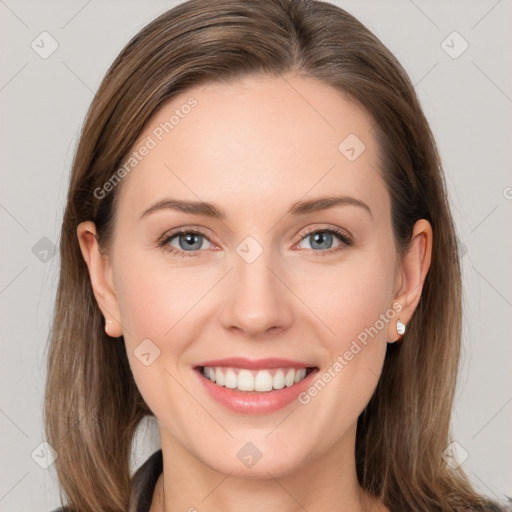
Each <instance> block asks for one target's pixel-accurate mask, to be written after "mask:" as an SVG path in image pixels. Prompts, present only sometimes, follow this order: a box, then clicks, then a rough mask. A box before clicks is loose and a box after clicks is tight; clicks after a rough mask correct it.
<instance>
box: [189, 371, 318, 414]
mask: <svg viewBox="0 0 512 512" xmlns="http://www.w3.org/2000/svg"><path fill="white" fill-rule="evenodd" d="M194 372H195V373H197V375H198V377H199V379H200V381H201V383H202V384H203V386H204V387H205V388H206V390H207V391H208V393H209V394H210V395H211V396H212V398H214V399H215V400H217V402H219V403H220V404H221V405H223V406H224V407H226V408H228V409H229V410H231V411H234V412H237V413H240V414H251V415H255V414H268V413H272V412H275V411H278V410H279V409H282V408H283V407H286V406H287V405H289V404H290V403H292V402H293V401H294V400H297V398H298V396H299V395H300V393H302V392H303V391H305V390H306V389H307V388H308V387H309V386H310V383H311V380H312V379H313V378H314V376H315V374H316V373H317V372H318V369H317V368H315V369H314V370H312V371H311V372H309V373H308V374H307V375H306V377H304V379H302V380H301V381H300V382H299V383H297V384H294V385H293V386H290V387H284V388H283V389H274V390H272V391H264V392H258V391H238V390H234V389H231V388H226V387H225V386H219V385H218V384H215V383H214V382H212V381H211V380H210V379H207V378H206V377H205V376H204V375H203V374H202V371H201V370H200V369H194Z"/></svg>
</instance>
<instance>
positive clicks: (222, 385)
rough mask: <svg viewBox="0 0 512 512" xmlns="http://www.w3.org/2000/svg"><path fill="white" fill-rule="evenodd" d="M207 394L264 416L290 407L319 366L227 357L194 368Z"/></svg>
mask: <svg viewBox="0 0 512 512" xmlns="http://www.w3.org/2000/svg"><path fill="white" fill-rule="evenodd" d="M194 370H195V373H196V374H197V375H199V378H200V381H201V384H202V385H203V386H204V387H205V388H206V390H207V392H208V393H209V395H210V396H211V397H212V398H214V399H215V400H217V401H218V402H219V403H220V404H222V405H223V406H225V407H226V408H228V409H230V410H232V411H235V412H238V413H242V414H265V413H270V412H273V411H276V410H278V409H281V408H282V407H285V406H286V405H288V404H290V403H291V402H293V401H294V399H296V398H297V396H298V395H299V393H300V392H301V391H303V390H304V389H305V388H306V387H307V386H308V385H310V382H311V378H312V374H313V373H316V372H317V371H318V367H316V366H313V365H311V364H308V363H304V362H301V361H293V360H290V359H278V358H266V359H258V360H252V359H244V358H227V359H217V360H211V361H202V362H201V363H200V364H198V365H196V366H195V367H194Z"/></svg>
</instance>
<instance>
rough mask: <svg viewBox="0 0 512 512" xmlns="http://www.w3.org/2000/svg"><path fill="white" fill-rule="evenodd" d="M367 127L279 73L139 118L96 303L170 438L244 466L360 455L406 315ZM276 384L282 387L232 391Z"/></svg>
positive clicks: (262, 469)
mask: <svg viewBox="0 0 512 512" xmlns="http://www.w3.org/2000/svg"><path fill="white" fill-rule="evenodd" d="M185 105H189V106H190V108H189V107H185ZM173 115H174V116H175V117H174V118H173V120H172V121H171V123H172V126H171V124H169V120H170V118H171V116H173ZM166 122H167V123H168V124H167V125H166V124H165V123H166ZM372 125H373V121H372V119H371V118H370V116H369V115H368V114H367V113H366V112H365V111H364V110H363V109H362V108H360V107H359V106H358V105H357V104H355V103H354V102H352V101H350V100H349V99H348V98H347V97H345V96H344V95H343V94H342V93H340V92H339V91H336V90H335V89H333V88H331V87H329V86H327V85H324V84H322V83H320V82H316V81H314V80H312V79H302V78H299V77H296V76H287V77H286V79H285V78H284V77H281V78H267V77H266V78H262V77H260V78H251V79H244V80H243V81H241V82H239V83H237V84H236V85H229V86H228V85H219V84H210V85H208V86H207V87H201V88H195V89H190V90H188V91H186V92H184V93H182V94H181V95H180V96H177V97H175V98H173V100H172V101H171V102H170V103H168V104H167V105H166V106H164V107H163V108H162V109H161V110H160V111H159V112H158V113H157V115H156V116H155V117H154V118H153V119H152V121H151V122H150V123H149V125H148V126H147V127H146V129H145V131H144V133H143V134H142V135H141V137H140V139H139V142H138V143H137V144H135V146H134V148H133V149H134V151H135V150H138V151H139V156H141V155H142V153H144V156H141V157H140V161H139V162H138V163H137V165H136V167H135V168H134V169H133V170H132V171H131V172H130V173H129V174H128V175H127V176H126V177H125V178H124V179H123V182H122V183H121V185H120V187H121V188H120V190H119V197H118V199H119V201H118V209H117V218H116V224H115V233H114V237H113V240H112V246H111V252H110V253H109V255H108V260H107V265H108V272H107V275H108V276H109V277H108V279H110V281H109V282H110V283H111V289H112V293H111V295H108V294H107V295H105V296H104V297H103V306H104V308H105V316H106V317H107V318H113V320H114V326H113V327H112V329H114V330H115V329H116V328H118V329H119V332H116V335H119V334H123V335H124V341H125V344H126V351H127V354H128V358H129V361H130V365H131V368H132V371H133V375H134V378H135V381H136V383H137V386H138V387H139V389H140V391H141V393H142V395H143V397H144V399H145V401H146V403H147V404H148V406H149V407H150V408H151V410H152V411H153V413H154V414H155V416H156V417H157V419H158V421H159V423H160V428H161V436H162V444H164V443H167V444H168V445H169V446H170V445H173V446H175V447H179V450H181V452H182V453H183V454H186V456H187V457H191V458H193V459H194V460H195V461H199V463H201V464H204V465H206V466H207V467H209V468H212V469H214V470H218V471H222V472H224V473H228V472H231V473H232V474H238V475H241V476H246V477H261V476H265V475H266V474H267V471H268V472H270V473H272V475H274V476H279V475H284V474H288V473H291V472H292V471H294V470H297V469H298V468H301V467H304V466H305V465H306V464H308V463H313V462H314V461H318V460H320V459H321V458H322V457H326V456H327V454H332V453H336V454H340V453H342V452H347V453H349V454H351V455H352V454H353V446H354V435H355V427H356V422H357V418H358V416H359V414H360V413H361V411H362V410H363V409H364V408H365V406H366V405H367V403H368V401H369V399H370V397H371V395H372V394H373V392H374V390H375V387H376V384H377V381H378V378H379V376H380V373H381V369H382V365H383V361H384V356H385V352H386V346H387V342H392V341H395V340H396V339H397V338H398V335H397V333H396V320H397V318H402V320H404V312H402V313H400V314H399V313H398V312H397V309H400V308H401V307H402V305H404V304H400V296H399V295H398V293H397V292H399V289H400V287H401V285H402V282H403V281H402V280H401V278H402V275H401V273H400V271H399V269H400V267H399V266H397V265H396V264H397V254H396V252H395V247H394V245H393V239H392V228H391V203H390V198H389V195H388V192H387V190H386V188H385V185H384V181H383V179H382V177H381V176H380V174H379V173H380V162H379V158H378V148H377V145H376V141H375V139H374V135H373V133H372ZM163 127H165V128H163ZM143 145H146V147H148V148H149V149H148V150H147V151H145V150H140V148H141V147H142V146H143ZM327 197H329V198H332V197H337V198H340V197H343V198H345V200H344V201H340V202H334V201H332V202H330V203H328V202H326V201H324V202H319V200H320V199H321V198H327ZM171 201H175V203H171ZM178 201H181V202H198V203H200V202H205V203H206V202H207V203H211V204H212V205H214V207H215V208H210V209H206V210H205V211H203V212H201V211H199V210H197V211H192V210H190V209H189V210H188V211H187V208H185V207H181V208H178V207H173V204H174V206H176V204H177V203H176V202H178ZM155 205H156V206H155ZM301 205H302V206H301ZM327 206H328V207H327ZM290 210H291V211H290ZM219 212H221V213H222V215H220V213H219ZM213 213H215V215H213ZM178 231H183V233H181V234H180V233H178ZM108 279H107V281H108ZM109 297H110V298H109ZM397 297H398V299H397ZM110 313H112V315H110ZM113 342H115V341H113ZM228 358H229V359H231V360H230V361H219V360H226V359H228ZM232 358H240V359H237V360H232ZM263 359H265V360H266V361H262V360H263ZM282 360H285V361H282ZM205 363H210V364H209V365H208V364H206V366H210V367H215V366H218V367H219V370H215V369H212V370H211V374H212V375H213V374H215V379H216V380H217V383H213V382H212V381H210V380H208V379H206V377H204V376H203V375H202V374H201V369H200V368H199V369H198V366H204V365H205ZM228 367H229V368H231V370H230V371H231V372H232V373H230V374H229V376H228V373H229V371H228ZM300 368H308V369H312V370H307V375H306V377H305V378H304V379H303V380H300V382H297V383H295V381H296V380H299V379H300V378H301V377H303V373H304V371H302V372H299V369H300ZM242 369H244V370H245V371H244V373H243V378H242ZM291 369H296V371H295V372H293V373H292V372H290V370H291ZM259 370H266V371H261V372H259ZM206 372H207V373H209V372H210V370H206ZM219 372H220V373H221V374H222V375H221V376H220V377H219ZM280 372H281V373H280ZM222 377H224V379H225V384H224V386H221V385H219V382H220V381H221V380H222ZM287 378H288V380H287ZM219 379H220V380H219ZM269 382H270V385H271V386H275V387H276V388H279V387H281V388H282V389H275V390H273V391H252V392H251V391H243V390H239V389H238V387H237V388H230V387H227V386H228V385H229V386H233V385H235V386H240V387H241V388H246V389H250V387H251V385H256V384H255V383H257V386H258V389H268V388H265V386H269ZM283 383H284V384H283ZM260 386H263V387H260ZM257 459H259V460H257ZM252 460H256V463H254V462H250V461H252Z"/></svg>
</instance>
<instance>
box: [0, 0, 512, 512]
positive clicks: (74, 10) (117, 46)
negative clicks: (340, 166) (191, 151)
mask: <svg viewBox="0 0 512 512" xmlns="http://www.w3.org/2000/svg"><path fill="white" fill-rule="evenodd" d="M176 3H180V2H175V3H172V2H165V1H147V2H141V1H140V0H139V1H134V0H131V1H127V0H117V1H103V2H100V1H99V0H92V1H75V0H65V1H60V2H57V1H46V2H36V1H22V0H5V1H4V0H0V41H1V48H2V52H1V54H0V73H1V74H0V109H1V113H0V116H1V117H0V120H1V121H0V130H1V132H0V146H1V161H0V164H1V166H0V168H1V187H0V226H1V233H2V237H1V254H0V308H1V309H0V311H1V319H0V322H1V323H0V332H1V335H2V340H1V343H2V344H1V349H2V350H1V356H0V365H1V367H0V381H1V388H0V390H1V396H0V432H1V436H0V439H1V445H0V464H1V466H0V511H9V512H18V511H28V510H31V511H35V510H40V511H47V510H51V509H52V508H53V507H56V506H57V505H58V504H59V501H58V488H57V483H56V477H55V472H54V471H53V469H52V468H53V466H50V467H49V469H44V468H42V467H40V464H41V463H42V464H44V461H45V460H48V459H47V458H45V457H46V456H45V455H44V454H45V453H47V452H45V451H44V449H43V448H41V447H40V444H41V443H42V442H43V440H44V439H43V429H42V415H41V412H42V400H43V393H44V382H45V365H44V360H45V355H46V354H45V348H46V342H47V334H48V326H49V320H50V316H51V312H52V307H53V300H54V293H55V289H56V280H57V275H58V273H57V272H58V263H59V262H58V256H57V255H54V256H53V257H51V255H52V253H51V248H52V245H51V244H57V240H58V236H59V229H60V222H61V217H62V213H63V205H64V198H65V194H66V190H67V183H68V176H69V172H70V165H71V160H72V156H73V152H74V150H75V146H76V142H77V136H78V132H79V129H80V127H81V125H82V122H83V119H84V116H85V113H86V109H87V108H88V106H89V104H90V102H91V100H92V98H93V95H94V91H95V90H96V89H97V87H98V85H99V83H100V81H101V79H102V77H103V75H104V73H105V72H106V70H107V68H108V66H109V65H110V63H111V62H112V61H113V59H114V58H115V56H116V55H117V54H118V52H119V51H120V50H121V49H122V47H123V46H124V45H125V44H126V43H127V42H128V40H129V39H130V37H131V36H133V35H134V34H135V33H136V32H137V31H138V30H140V29H141V28H142V27H143V26H144V25H145V24H146V23H148V22H149V21H151V20H152V19H153V18H155V17H156V16H157V15H158V14H160V13H161V12H163V11H164V10H166V9H168V8H169V7H172V6H173V5H176ZM333 3H336V4H337V5H339V6H340V7H343V8H346V9H347V10H348V11H349V12H351V13H352V14H354V15H356V17H358V18H359V19H360V20H361V21H362V22H363V23H365V24H366V25H367V26H368V27H369V28H370V29H371V30H373V31H374V32H375V33H376V34H377V36H378V37H380V38H381V39H382V41H383V42H384V43H385V44H386V45H387V46H388V47H389V48H390V49H391V50H392V51H393V52H394V53H395V55H396V56H397V57H398V59H399V60H400V61H401V62H402V64H403V65H404V67H405V68H406V70H407V72H408V73H409V74H410V76H411V78H412V81H413V83H414V84H415V85H416V89H417V91H418V94H419V97H420V100H421V101H422V104H423V106H424V109H425V113H426V115H427V117H428V119H429V121H430V123H431V126H432V129H433V131H434V135H435V136H436V139H437V142H438V145H439V149H440V152H441V156H442V159H443V163H444V166H445V172H446V179H447V184H448V188H449V194H450V201H451V205H452V208H453V213H454V216H455V220H456V223H457V229H458V233H459V238H460V240H461V241H462V242H463V244H464V245H465V247H466V248H467V252H466V253H465V255H464V257H463V268H464V285H465V318H464V354H463V355H464V359H463V366H462V372H461V375H460V379H459V388H458V393H457V400H456V407H455V411H454V416H453V432H454V435H455V439H456V440H457V442H458V443H460V446H461V447H462V449H463V450H465V451H466V452H467V454H468V458H467V459H466V460H465V461H464V462H463V468H464V469H465V470H466V471H467V473H468V475H469V477H470V478H471V480H472V482H473V483H474V484H475V485H476V487H477V488H478V489H479V490H480V491H481V492H482V493H484V494H487V495H489V496H492V497H494V498H497V499H501V500H504V496H505V495H508V496H512V478H511V477H512V457H511V454H512V450H511V448H512V436H511V435H510V433H511V432H512V429H511V426H512V385H511V384H512V372H511V371H510V367H511V355H512V344H511V343H510V341H511V331H512V328H511V327H512V326H511V322H510V320H511V310H512V287H511V282H512V279H511V274H512V266H511V264H510V263H511V262H512V257H511V256H512V237H511V229H510V228H511V220H512V219H511V213H512V173H511V168H512V150H511V145H512V123H511V119H512V118H511V114H512V71H511V66H510V63H511V62H512V59H511V56H512V30H511V29H512V2H511V1H510V0H508V1H507V0H499V1H496V0H489V1H487V0H473V1H468V0H459V1H453V0H451V1H440V0H438V1H426V0H423V1H420V0H414V1H412V0H400V1H398V0H396V1H369V0H366V1H361V0H353V1H338V2H333ZM43 31H47V32H48V33H49V34H51V37H52V38H54V39H55V40H56V41H57V43H58V48H57V49H56V51H55V52H54V53H53V54H52V55H50V56H49V57H48V58H46V59H43V58H42V57H41V56H40V55H39V54H38V53H36V51H34V50H33V49H32V47H31V43H32V42H33V41H35V43H34V44H39V51H43V48H42V47H43V45H44V48H45V51H47V50H48V49H49V48H50V40H49V39H45V42H44V43H41V38H42V37H47V36H40V34H41V32H43ZM454 31H456V32H458V33H459V34H460V36H461V37H462V38H463V39H461V38H460V37H459V36H457V35H450V34H452V32H454ZM448 36H450V37H448ZM447 37H448V39H447ZM443 41H445V43H442V42H443ZM464 41H467V43H468V44H469V47H468V49H467V50H466V51H465V52H464V53H462V54H461V55H460V56H458V57H457V58H453V56H454V55H455V54H457V53H459V52H460V50H461V49H463V47H464ZM445 50H447V51H448V52H451V54H452V56H450V55H449V54H448V53H447V52H446V51H445ZM44 237H46V238H47V239H48V240H46V239H44ZM41 239H43V240H42V241H41ZM34 247H35V248H34ZM46 260H48V261H46ZM425 335H426V336H427V337H428V333H425ZM155 426H156V425H155V422H154V420H149V421H148V422H147V423H145V424H144V426H143V428H141V430H140V435H139V436H138V438H137V443H136V450H135V454H134V458H133V467H134V468H135V467H137V466H138V465H139V464H140V463H141V462H142V460H144V459H145V457H147V456H148V455H149V454H150V453H152V452H153V451H154V450H155V449H157V448H158V446H159V444H158V443H159V441H158V436H157V435H156V434H157V431H156V428H155ZM461 453H462V455H464V451H461V452H459V456H460V454H461ZM32 454H33V458H32ZM38 454H39V457H38ZM36 461H38V462H39V464H38V463H36ZM77 462H78V463H79V461H77Z"/></svg>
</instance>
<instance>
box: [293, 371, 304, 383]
mask: <svg viewBox="0 0 512 512" xmlns="http://www.w3.org/2000/svg"><path fill="white" fill-rule="evenodd" d="M305 376H306V368H301V369H300V370H299V371H296V372H295V384H297V382H300V381H301V380H302V379H303V378H304V377H305Z"/></svg>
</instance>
